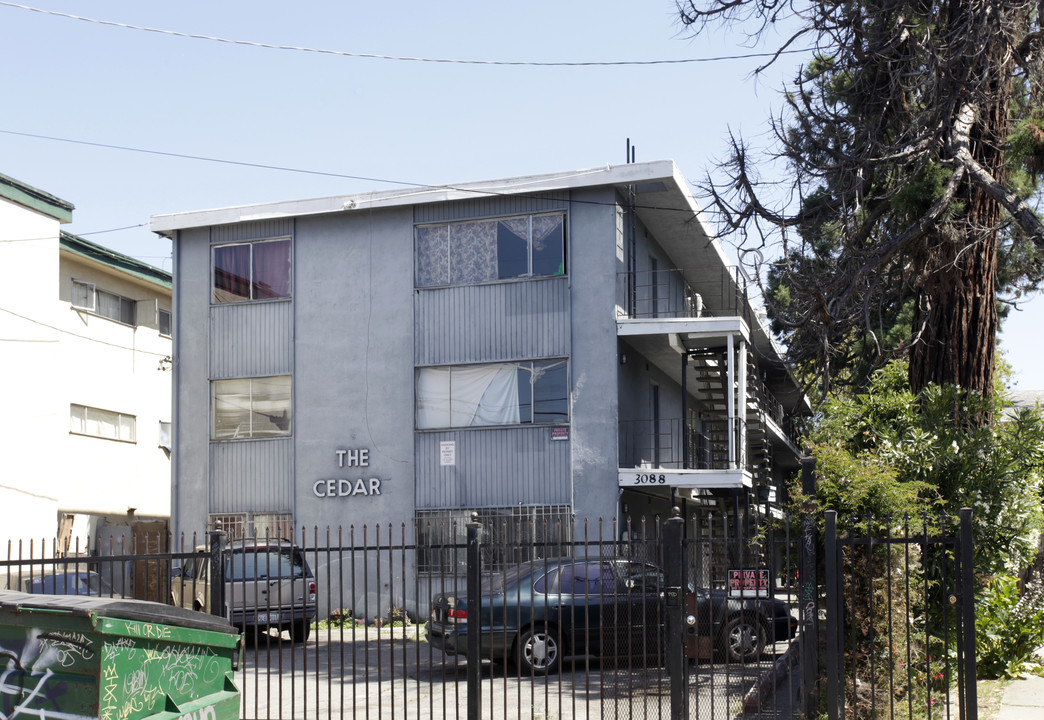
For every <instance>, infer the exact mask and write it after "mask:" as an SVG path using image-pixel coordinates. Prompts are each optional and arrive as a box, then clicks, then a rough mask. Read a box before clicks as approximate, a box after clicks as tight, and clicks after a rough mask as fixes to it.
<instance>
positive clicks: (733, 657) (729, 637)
mask: <svg viewBox="0 0 1044 720" xmlns="http://www.w3.org/2000/svg"><path fill="white" fill-rule="evenodd" d="M721 648H722V650H723V651H724V654H725V660H726V661H727V662H734V663H749V662H756V661H757V660H759V659H760V658H761V655H762V653H764V652H765V628H764V627H762V625H761V623H760V622H758V620H757V619H756V618H753V617H750V616H749V615H734V616H733V617H731V618H729V620H728V621H727V622H726V623H725V627H723V628H722V630H721Z"/></svg>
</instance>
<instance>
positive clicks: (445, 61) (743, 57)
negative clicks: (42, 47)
mask: <svg viewBox="0 0 1044 720" xmlns="http://www.w3.org/2000/svg"><path fill="white" fill-rule="evenodd" d="M0 5H6V6H7V7H12V8H18V9H20V10H29V11H31V12H36V13H41V14H43V15H54V16H56V17H63V18H69V19H71V20H82V21H83V22H89V23H95V24H98V25H108V26H110V27H118V28H123V29H125V30H139V31H141V32H150V33H158V34H160V35H171V36H174V37H183V38H191V39H193V40H208V41H210V42H219V43H226V44H229V45H245V46H248V47H257V48H265V49H267V50H289V51H293V52H309V53H319V54H322V55H340V56H342V57H351V58H364V59H370V60H397V61H402V62H421V63H443V64H455V65H509V66H529V67H617V66H621V65H685V64H691V63H705V62H719V61H723V60H746V59H749V58H764V57H777V56H779V55H793V54H797V53H805V52H811V49H810V48H808V49H797V50H779V51H773V52H759V53H745V54H740V55H719V56H716V57H704V58H679V59H676V60H611V61H581V62H535V61H528V60H461V59H456V58H428V57H411V56H408V55H382V54H379V53H360V52H348V51H346V50H327V49H322V48H310V47H301V46H298V45H277V44H274V43H263V42H256V41H253V40H234V39H231V38H223V37H216V36H213V35H200V34H197V33H186V32H179V31H177V30H164V29H161V28H152V27H145V26H144V25H131V24H128V23H121V22H115V21H112V20H98V19H97V18H89V17H84V16H82V15H73V14H71V13H64V12H58V11H57V10H45V9H43V8H36V7H30V6H29V5H20V4H18V3H13V2H3V1H2V0H0Z"/></svg>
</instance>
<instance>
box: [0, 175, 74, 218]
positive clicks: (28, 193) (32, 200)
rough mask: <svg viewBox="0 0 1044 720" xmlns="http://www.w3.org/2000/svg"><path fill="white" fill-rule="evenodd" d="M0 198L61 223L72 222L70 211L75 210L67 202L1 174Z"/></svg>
mask: <svg viewBox="0 0 1044 720" xmlns="http://www.w3.org/2000/svg"><path fill="white" fill-rule="evenodd" d="M0 197H5V198H7V199H8V200H11V201H12V202H16V203H18V204H19V205H25V206H26V207H27V208H29V209H30V210H36V211H37V212H40V213H43V214H44V215H50V216H51V217H53V218H54V219H55V220H57V221H58V222H63V223H67V222H72V211H73V210H74V209H76V206H75V205H73V204H72V203H71V202H69V201H68V200H62V199H61V198H60V197H58V196H56V195H52V194H51V193H49V192H44V191H43V190H40V189H38V188H34V187H33V186H32V185H26V184H25V183H23V182H20V181H18V180H15V179H14V178H13V177H9V176H7V175H4V174H3V173H0Z"/></svg>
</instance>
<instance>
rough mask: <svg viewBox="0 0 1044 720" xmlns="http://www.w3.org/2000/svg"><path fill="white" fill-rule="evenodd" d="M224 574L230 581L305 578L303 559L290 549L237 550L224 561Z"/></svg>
mask: <svg viewBox="0 0 1044 720" xmlns="http://www.w3.org/2000/svg"><path fill="white" fill-rule="evenodd" d="M225 574H226V577H227V578H229V579H231V580H232V581H237V580H259V579H267V578H288V579H289V578H300V577H304V576H305V569H304V558H303V557H302V556H301V553H299V552H295V551H294V550H293V549H291V548H258V549H256V550H254V549H249V550H237V551H235V552H233V553H232V554H231V556H230V557H227V558H226V559H225Z"/></svg>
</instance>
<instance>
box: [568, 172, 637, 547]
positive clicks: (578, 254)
mask: <svg viewBox="0 0 1044 720" xmlns="http://www.w3.org/2000/svg"><path fill="white" fill-rule="evenodd" d="M573 199H574V200H583V201H584V202H579V203H573V205H572V212H571V213H570V224H569V227H570V231H571V236H572V242H571V244H570V250H571V251H572V255H571V257H570V264H569V267H570V278H571V281H572V282H571V292H572V307H573V327H572V347H573V356H572V421H573V422H572V427H571V440H572V450H573V508H574V512H575V514H576V518H577V521H578V522H579V521H582V520H584V519H587V520H590V521H597V520H598V519H599V518H601V519H603V520H605V521H610V520H612V519H613V518H615V517H616V499H617V492H618V491H617V479H616V476H617V465H616V460H617V413H618V408H617V393H616V389H617V370H618V367H619V361H618V355H617V352H616V346H617V341H616V317H615V314H614V308H615V306H616V303H615V298H616V274H617V272H619V271H621V270H623V269H624V268H623V267H621V266H620V263H619V261H618V260H617V253H616V249H615V248H616V244H617V216H616V213H617V209H616V205H615V202H616V197H615V193H614V192H612V191H611V190H610V189H596V190H592V191H587V192H583V193H579V192H578V193H576V194H574V198H573ZM578 529H580V528H578Z"/></svg>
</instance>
